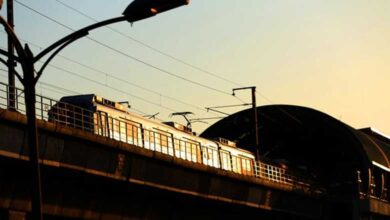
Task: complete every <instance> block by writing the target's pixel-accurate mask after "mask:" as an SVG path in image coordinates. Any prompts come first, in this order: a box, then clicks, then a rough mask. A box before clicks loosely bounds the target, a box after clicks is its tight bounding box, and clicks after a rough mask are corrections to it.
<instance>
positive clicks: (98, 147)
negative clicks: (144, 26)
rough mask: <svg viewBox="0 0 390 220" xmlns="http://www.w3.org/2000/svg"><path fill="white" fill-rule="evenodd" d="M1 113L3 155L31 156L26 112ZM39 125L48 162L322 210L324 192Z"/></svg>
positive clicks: (263, 204)
mask: <svg viewBox="0 0 390 220" xmlns="http://www.w3.org/2000/svg"><path fill="white" fill-rule="evenodd" d="M0 115H1V116H0V117H1V118H0V121H1V123H0V133H1V134H6V138H0V156H2V157H6V158H12V159H15V160H20V161H27V160H28V157H27V155H28V147H27V146H26V143H27V141H26V138H27V136H26V133H25V131H24V126H25V122H26V118H25V116H24V115H21V114H18V113H16V112H9V111H5V110H1V112H0ZM38 128H39V144H40V158H41V159H42V164H44V166H45V167H52V168H60V169H66V170H70V171H72V172H76V173H85V174H87V175H95V176H100V177H104V178H107V179H111V180H112V181H120V182H123V183H125V184H128V185H129V187H130V186H131V185H139V186H145V187H149V188H153V189H158V190H162V191H165V192H172V193H178V194H182V195H185V196H189V197H198V198H200V199H206V200H213V201H216V202H221V203H226V204H234V205H239V206H246V207H251V208H257V209H259V210H273V211H275V212H281V213H290V214H293V215H297V216H303V217H305V218H306V217H307V218H308V219H312V218H313V219H316V218H317V217H318V216H319V215H320V214H321V212H322V201H321V200H320V199H319V198H318V194H316V193H315V192H310V191H308V190H307V188H302V187H300V186H291V185H284V184H279V183H275V182H271V181H268V180H262V179H258V178H253V177H249V176H242V175H238V174H234V173H232V172H228V171H223V170H221V169H216V168H213V167H210V166H205V165H202V164H197V163H193V162H190V161H185V160H182V159H179V158H175V157H171V156H169V155H164V154H162V153H159V152H154V151H149V150H146V149H143V148H140V147H137V146H133V145H130V144H126V143H123V142H118V141H114V140H112V139H108V138H106V137H102V136H97V135H93V134H91V133H88V132H83V131H80V130H77V129H71V128H67V127H63V126H56V125H54V124H52V123H49V122H46V121H40V120H39V121H38ZM43 175H45V173H43ZM26 184H27V183H26ZM43 190H45V189H43ZM1 196H2V195H1V194H0V197H1ZM27 197H28V196H27ZM1 204H3V206H6V205H7V204H5V203H0V205H1ZM8 205H10V204H8ZM47 205H48V204H46V207H47ZM25 207H26V209H28V208H27V207H29V206H28V205H26V206H25ZM3 208H7V207H3ZM8 208H9V207H8ZM19 209H20V208H19Z"/></svg>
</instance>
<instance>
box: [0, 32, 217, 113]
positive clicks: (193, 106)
mask: <svg viewBox="0 0 390 220" xmlns="http://www.w3.org/2000/svg"><path fill="white" fill-rule="evenodd" d="M1 32H3V31H1ZM3 33H5V32H3ZM21 40H22V41H24V42H26V43H28V44H29V45H32V46H34V47H37V48H39V49H42V47H41V46H39V45H37V44H35V43H32V42H31V41H27V40H24V39H21ZM57 56H59V57H61V58H62V59H65V60H67V61H69V62H72V63H75V64H77V65H80V66H82V67H84V68H87V69H89V70H92V71H94V72H97V73H100V74H102V75H104V76H106V77H110V78H113V79H116V80H118V81H120V82H123V83H126V84H128V85H132V86H134V87H137V88H139V89H142V90H145V91H148V92H150V93H153V94H156V95H159V96H160V97H164V98H166V99H170V100H173V101H175V102H177V103H181V104H183V105H187V106H190V107H192V108H195V109H198V110H201V111H204V112H206V113H210V114H213V115H216V114H214V113H212V112H207V111H206V110H205V109H203V108H201V107H199V106H196V105H193V104H190V103H187V102H184V101H181V100H179V99H176V98H174V97H170V96H167V95H163V94H161V93H159V92H156V91H154V90H151V89H148V88H145V87H143V86H139V85H137V84H135V83H132V82H129V81H128V80H125V79H123V78H120V77H117V76H114V75H111V74H109V73H107V72H104V71H102V70H99V69H97V68H94V67H91V66H88V65H86V64H83V63H81V62H79V61H76V60H73V59H71V58H68V57H66V56H63V55H60V54H58V55H57Z"/></svg>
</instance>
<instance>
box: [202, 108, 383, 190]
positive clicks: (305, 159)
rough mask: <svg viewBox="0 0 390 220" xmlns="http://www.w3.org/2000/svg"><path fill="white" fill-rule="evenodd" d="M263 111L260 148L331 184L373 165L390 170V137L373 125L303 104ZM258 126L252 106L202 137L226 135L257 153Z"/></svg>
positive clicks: (266, 156)
mask: <svg viewBox="0 0 390 220" xmlns="http://www.w3.org/2000/svg"><path fill="white" fill-rule="evenodd" d="M257 112H258V118H259V123H258V124H259V139H260V148H259V150H260V154H261V155H262V156H263V157H265V158H269V159H272V160H276V161H282V162H283V163H285V164H287V165H288V166H292V167H294V168H299V169H303V170H307V172H308V173H310V174H311V175H313V176H315V177H318V178H320V179H321V180H322V181H324V182H327V183H329V184H333V183H335V182H340V181H350V180H351V179H354V178H356V171H357V170H361V171H363V172H364V171H366V170H367V169H368V168H369V167H371V166H372V164H373V163H374V164H378V165H380V166H383V168H387V169H389V170H390V163H389V161H390V160H389V157H390V141H389V139H386V137H384V136H382V138H383V139H380V138H378V134H377V133H373V132H372V130H371V129H362V130H357V129H355V128H352V127H351V126H349V125H347V124H345V123H343V122H341V121H339V120H337V119H335V118H333V117H331V116H329V115H327V114H325V113H322V112H320V111H317V110H314V109H310V108H307V107H301V106H292V105H269V106H261V107H258V108H257ZM253 128H254V122H253V110H252V109H247V110H243V111H240V112H237V113H235V114H233V115H230V116H228V117H226V118H224V119H222V120H220V121H218V122H217V123H215V124H213V125H212V126H210V127H209V128H208V129H206V130H205V131H204V132H203V133H202V134H201V136H202V137H206V138H217V137H224V138H226V139H229V140H232V141H236V142H237V145H238V146H239V147H241V148H246V149H248V150H251V151H252V152H254V146H255V144H254V143H255V136H254V129H253ZM386 140H387V142H386Z"/></svg>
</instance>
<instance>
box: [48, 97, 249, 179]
mask: <svg viewBox="0 0 390 220" xmlns="http://www.w3.org/2000/svg"><path fill="white" fill-rule="evenodd" d="M128 109H129V108H128V104H126V103H120V102H114V101H110V100H108V99H105V98H102V97H100V96H97V95H95V94H88V95H76V96H66V97H63V98H61V100H60V102H58V103H57V104H55V105H54V106H52V107H51V109H50V110H49V111H48V115H49V121H51V122H54V123H57V124H62V125H66V126H71V127H74V128H79V129H83V130H86V131H89V132H93V133H94V134H97V135H103V136H106V137H109V138H112V139H115V140H118V141H123V142H126V143H128V144H131V145H135V146H138V147H142V148H145V149H149V150H154V151H158V152H161V153H164V154H168V155H171V156H174V157H177V158H181V159H184V160H188V161H191V162H194V163H201V164H204V165H207V166H212V167H216V168H220V169H223V170H227V171H232V172H235V173H239V174H243V175H249V176H253V175H255V174H254V172H255V171H254V168H255V156H254V154H253V153H252V152H249V151H247V150H244V149H241V148H238V147H237V146H236V144H235V143H234V142H232V141H229V140H226V139H224V138H218V139H217V140H208V139H205V138H202V137H199V136H197V135H195V133H194V132H192V130H191V128H189V127H187V126H184V125H181V124H178V123H176V122H160V121H158V120H155V119H150V118H146V117H143V116H141V115H138V114H136V113H133V112H130V111H129V110H128Z"/></svg>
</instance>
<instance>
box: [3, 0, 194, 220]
mask: <svg viewBox="0 0 390 220" xmlns="http://www.w3.org/2000/svg"><path fill="white" fill-rule="evenodd" d="M2 2H3V1H2V0H0V9H1V6H2ZM187 4H189V0H134V1H133V2H132V3H130V4H129V6H128V7H127V8H126V10H125V11H124V12H123V16H120V17H117V18H112V19H108V20H105V21H101V22H98V23H95V24H92V25H89V26H87V27H84V28H82V29H80V30H78V31H75V32H73V33H71V34H69V35H67V36H65V37H63V38H61V39H60V40H58V41H56V42H55V43H53V44H52V45H51V46H49V47H47V48H46V49H44V50H43V51H41V52H40V53H39V54H37V55H36V56H34V55H33V53H32V52H31V50H30V48H29V47H28V45H27V44H26V45H25V47H24V48H23V46H22V44H21V42H20V40H19V39H18V37H17V36H16V34H15V32H14V31H13V28H12V27H11V26H10V25H9V24H8V23H7V22H6V21H5V20H4V18H3V17H1V16H0V23H1V25H3V26H4V28H5V31H6V32H7V34H8V37H9V40H10V41H12V43H13V45H14V47H15V50H16V53H17V56H14V55H13V54H11V53H8V52H7V51H5V50H2V49H0V54H2V55H5V56H6V57H8V58H9V59H14V60H15V61H16V62H18V63H20V65H21V68H22V71H23V77H22V76H21V75H20V74H18V73H17V72H16V71H15V75H16V77H17V78H18V79H19V80H20V82H21V83H22V85H23V87H24V93H25V105H26V116H27V134H28V136H27V139H28V141H27V142H28V146H29V157H30V164H31V174H32V193H31V197H32V200H31V204H32V205H31V212H32V219H36V220H41V219H42V193H41V177H40V164H39V145H38V136H37V124H36V118H35V103H36V100H35V95H36V94H35V84H36V83H37V82H38V80H39V78H40V77H41V75H42V73H43V71H44V69H45V68H46V66H47V65H48V64H49V62H50V61H51V60H52V59H53V58H54V57H55V56H56V55H57V54H58V53H59V52H60V51H61V50H62V49H64V48H65V47H66V46H68V45H69V44H71V43H72V42H74V41H76V40H78V39H80V38H82V37H85V36H87V35H88V32H89V31H91V30H93V29H96V28H99V27H102V26H106V25H109V24H113V23H117V22H122V21H128V22H131V23H132V22H135V21H138V20H142V19H145V18H148V17H152V16H154V15H156V14H158V13H161V12H165V11H167V10H170V9H173V8H176V7H179V6H183V5H187ZM49 53H51V55H50V56H49V57H48V58H47V59H46V61H45V62H44V63H43V65H42V66H41V68H40V69H39V71H38V72H37V74H36V76H35V75H34V71H35V69H34V64H35V63H36V62H37V61H39V60H40V59H41V58H43V57H44V56H46V55H48V54H49ZM0 61H3V60H2V59H1V58H0ZM3 63H4V62H3Z"/></svg>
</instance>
